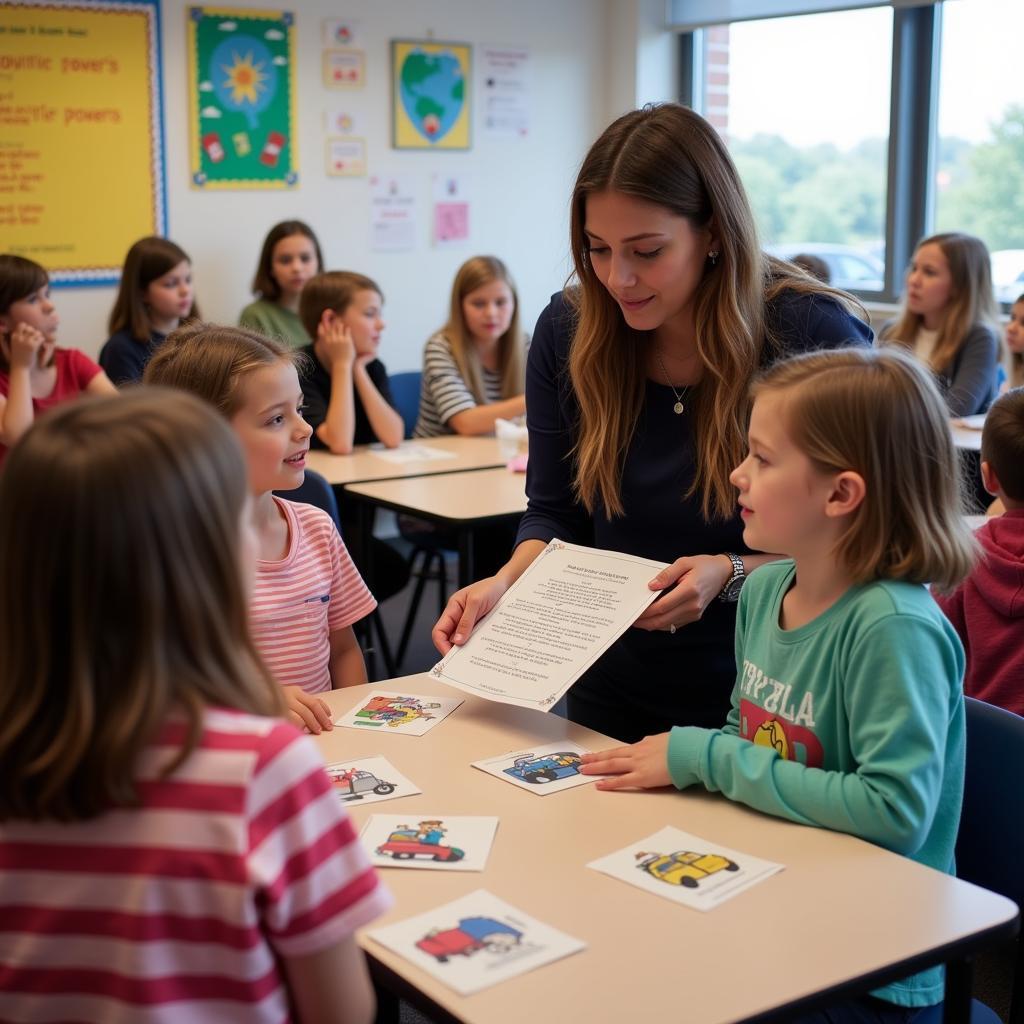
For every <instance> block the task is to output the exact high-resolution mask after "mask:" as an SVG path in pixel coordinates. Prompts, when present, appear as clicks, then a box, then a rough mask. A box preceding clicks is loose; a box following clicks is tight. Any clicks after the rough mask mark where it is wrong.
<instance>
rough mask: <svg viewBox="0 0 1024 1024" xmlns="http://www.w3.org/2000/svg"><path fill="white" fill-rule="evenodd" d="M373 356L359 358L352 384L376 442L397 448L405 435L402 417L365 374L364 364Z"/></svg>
mask: <svg viewBox="0 0 1024 1024" xmlns="http://www.w3.org/2000/svg"><path fill="white" fill-rule="evenodd" d="M374 358H376V357H375V356H359V357H357V359H356V361H355V365H354V366H353V368H352V383H353V384H354V385H355V389H356V391H357V392H358V393H359V398H360V400H361V401H362V403H363V408H364V409H365V410H366V418H367V419H368V420H369V421H370V427H371V429H372V430H373V432H374V434H375V435H376V436H377V440H378V441H380V442H381V443H382V444H383V445H384V446H385V447H386V448H397V447H398V446H399V445H400V444H401V443H402V436H403V435H404V434H405V424H404V423H403V422H402V417H401V416H399V415H398V413H397V412H395V410H394V409H392V408H391V406H390V405H388V403H387V400H386V399H385V398H384V396H383V395H382V394H381V393H380V391H378V390H377V385H376V384H374V383H373V381H372V380H371V378H370V375H369V373H367V372H366V364H367V363H368V362H370V360H371V359H374Z"/></svg>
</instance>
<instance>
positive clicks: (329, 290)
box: [299, 270, 384, 341]
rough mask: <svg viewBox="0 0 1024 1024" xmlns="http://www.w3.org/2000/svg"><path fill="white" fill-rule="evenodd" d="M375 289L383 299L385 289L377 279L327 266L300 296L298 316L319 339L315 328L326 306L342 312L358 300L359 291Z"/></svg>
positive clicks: (313, 335) (381, 299)
mask: <svg viewBox="0 0 1024 1024" xmlns="http://www.w3.org/2000/svg"><path fill="white" fill-rule="evenodd" d="M362 291H367V292H376V293H377V294H378V295H379V296H380V301H381V302H383V301H384V293H383V292H382V291H381V290H380V288H379V287H378V285H377V282H376V281H374V280H373V279H372V278H369V277H367V276H366V275H365V274H357V273H355V271H352V270H327V271H325V272H324V273H322V274H317V275H316V276H315V277H311V278H310V279H309V280H308V281H307V282H306V284H305V286H304V287H303V289H302V294H301V295H300V296H299V319H300V320H301V321H302V326H303V327H305V328H306V333H307V334H308V335H309V337H310V339H311V340H312V341H316V330H317V327H318V325H319V324H320V318H321V317H322V316H323V315H324V310H327V309H332V310H334V312H335V313H337V314H338V315H339V316H341V315H342V314H343V313H344V312H345V310H346V309H348V307H349V306H350V305H352V302H353V301H354V300H355V297H356V293H357V292H362Z"/></svg>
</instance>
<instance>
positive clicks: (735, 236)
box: [433, 104, 872, 742]
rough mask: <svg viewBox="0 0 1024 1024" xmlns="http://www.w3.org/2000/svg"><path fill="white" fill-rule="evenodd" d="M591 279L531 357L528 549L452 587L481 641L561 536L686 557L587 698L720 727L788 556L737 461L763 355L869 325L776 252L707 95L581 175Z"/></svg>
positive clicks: (840, 340) (864, 337)
mask: <svg viewBox="0 0 1024 1024" xmlns="http://www.w3.org/2000/svg"><path fill="white" fill-rule="evenodd" d="M570 220H571V225H570V241H571V245H572V258H573V262H574V264H575V281H574V285H573V286H572V287H568V288H566V290H565V291H563V292H561V293H560V294H558V295H555V296H554V297H553V298H552V300H551V302H550V304H549V305H548V307H547V308H546V309H545V310H544V311H543V312H542V313H541V315H540V319H539V320H538V322H537V329H536V331H535V333H534V335H533V344H532V346H531V348H530V356H529V362H528V365H527V374H526V410H527V414H526V415H527V426H528V428H529V435H530V458H529V466H528V472H527V478H526V492H527V496H528V499H529V504H528V509H527V512H526V514H525V515H524V517H523V519H522V522H521V524H520V527H519V533H518V536H517V538H516V540H517V547H516V548H515V551H514V553H513V555H512V558H511V560H510V561H509V562H508V563H507V564H506V565H505V566H503V567H502V568H501V569H500V570H499V571H498V572H497V573H496V574H495V575H494V576H491V577H488V578H487V579H483V580H480V581H479V582H477V583H473V584H472V585H470V586H469V587H466V588H464V589H462V590H460V591H458V593H456V594H455V595H453V597H452V598H451V600H450V601H449V602H448V606H447V608H446V609H445V611H444V614H443V615H442V616H441V618H440V619H439V620H438V622H437V624H436V625H435V627H434V631H433V640H434V643H435V645H436V646H437V648H438V650H440V651H441V652H442V653H446V652H447V651H448V650H449V649H450V648H451V646H452V644H453V643H454V644H461V643H465V641H466V639H467V638H468V637H469V634H470V632H471V631H472V628H473V626H474V624H475V623H476V622H477V621H478V620H479V619H480V618H481V617H482V616H483V615H484V614H486V612H487V611H489V610H490V608H492V607H493V606H494V604H495V603H496V602H497V601H498V599H499V598H500V597H501V595H502V594H503V593H504V592H505V591H506V590H507V589H508V588H509V587H510V586H511V585H512V584H513V583H514V582H515V581H516V580H517V579H518V578H519V577H520V576H521V575H522V573H523V572H524V571H525V570H526V568H527V566H529V565H530V563H531V562H532V561H533V560H534V559H535V558H536V557H537V555H538V554H539V553H540V552H541V551H542V550H543V549H544V547H545V545H546V544H547V542H548V541H550V540H551V539H552V538H554V537H557V538H559V539H560V540H565V541H570V542H573V543H576V544H585V545H591V546H594V547H598V548H607V549H611V550H615V551H624V552H627V553H629V554H633V555H639V556H642V557H646V558H651V559H656V560H658V561H661V562H670V563H671V565H669V566H668V568H667V569H665V570H664V571H662V572H661V573H660V574H658V576H656V577H655V578H654V579H653V580H652V581H651V587H652V589H656V590H661V589H665V588H668V589H666V590H665V593H664V594H662V595H661V596H660V597H659V598H658V599H657V600H656V601H655V602H654V603H653V604H651V605H650V606H649V607H648V609H647V610H646V611H645V612H644V613H643V614H642V615H641V616H640V617H639V618H638V619H637V620H636V622H635V623H634V624H633V628H632V629H629V630H628V631H627V632H626V634H625V635H624V636H623V637H622V638H621V639H620V640H618V641H617V642H616V643H615V644H613V645H612V647H611V648H610V649H609V650H608V651H607V652H606V654H605V655H604V656H603V657H602V658H601V659H599V660H598V661H597V662H596V663H595V664H594V665H593V666H592V667H591V668H590V669H589V670H588V671H587V673H586V674H585V675H584V676H583V677H582V678H581V679H580V680H579V681H578V682H577V683H576V684H575V685H574V686H573V688H572V689H571V690H570V691H569V693H568V697H567V699H568V713H569V717H570V718H571V719H572V720H573V721H575V722H579V723H580V724H582V725H585V726H588V727H590V728H592V729H596V730H598V731H599V732H603V733H606V734H607V735H609V736H614V737H616V738H618V739H620V740H622V741H624V742H635V741H637V740H639V739H641V738H642V737H644V736H647V735H651V734H653V733H657V732H664V731H667V730H668V729H669V728H671V727H672V726H673V725H700V726H705V727H713V728H717V727H718V726H720V725H721V724H722V723H723V722H724V721H725V717H726V713H727V712H728V709H729V697H730V694H731V692H732V688H733V684H734V682H735V679H736V664H735V656H734V648H733V632H734V628H735V619H736V599H737V598H738V596H739V590H740V587H741V586H742V584H743V581H744V580H745V579H746V576H747V574H749V573H750V572H752V571H753V570H754V569H755V568H757V566H759V565H761V564H763V563H764V562H766V561H770V560H771V559H772V558H775V557H778V556H775V555H770V554H767V555H766V554H752V553H751V552H750V551H749V550H748V549H747V548H745V547H744V544H743V540H742V534H743V525H742V522H741V520H740V518H739V515H738V512H739V508H738V506H737V501H736V491H735V488H734V487H733V486H732V485H731V484H730V483H729V473H730V471H731V470H732V469H733V467H735V466H736V465H738V464H739V462H740V461H741V460H742V458H743V455H744V450H745V446H746V428H747V420H748V417H749V413H750V400H749V397H748V388H749V385H750V382H751V380H752V379H753V377H754V376H755V375H756V374H757V373H758V371H759V370H761V369H763V368H765V367H766V366H768V365H770V364H771V363H773V362H774V361H776V360H778V359H780V358H784V357H786V356H790V355H795V354H796V353H798V352H804V351H807V350H809V349H818V348H837V347H842V346H846V345H869V344H870V343H871V340H872V333H871V329H870V328H869V327H868V326H867V325H866V324H865V323H863V322H862V321H861V320H860V319H858V318H857V317H856V316H855V315H854V312H853V311H854V310H855V309H857V308H859V307H858V306H857V304H856V302H855V300H853V299H852V298H851V297H850V296H847V295H845V294H844V293H843V292H838V291H835V290H834V289H830V288H828V287H826V286H824V285H822V284H820V283H819V282H818V281H816V280H815V279H813V278H811V277H810V276H809V275H807V274H805V273H803V272H802V271H800V270H799V269H798V268H797V267H795V266H793V265H792V264H789V263H784V262H781V261H779V260H776V259H774V258H772V257H769V256H766V255H765V254H764V253H762V252H761V250H760V248H759V246H758V243H757V233H756V230H755V227H754V220H753V216H752V214H751V211H750V204H749V203H748V201H747V197H746V194H745V192H744V190H743V185H742V184H741V182H740V179H739V175H738V174H737V172H736V168H735V166H734V165H733V162H732V160H731V158H730V157H729V153H728V151H727V150H726V148H725V145H724V143H723V142H722V140H721V138H720V137H719V135H718V133H717V132H716V131H715V129H714V128H712V127H711V125H710V124H708V122H707V121H705V120H704V119H703V118H702V117H700V116H699V115H698V114H695V113H694V112H693V111H692V110H689V109H687V108H686V107H682V106H678V105H676V104H664V105H659V106H648V107H645V108H644V109H643V110H635V111H633V112H631V113H629V114H626V115H624V116H623V117H620V118H619V119H618V120H617V121H615V122H613V123H612V124H611V125H610V126H609V127H608V128H607V129H606V130H605V132H604V133H603V134H602V135H601V137H600V138H599V139H598V140H597V141H596V142H595V143H594V144H593V146H592V147H591V148H590V152H589V153H587V155H586V158H585V159H584V161H583V165H582V167H581V168H580V172H579V176H578V177H577V179H576V186H575V188H574V190H573V195H572V205H571V211H570Z"/></svg>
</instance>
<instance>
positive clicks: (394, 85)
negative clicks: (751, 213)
mask: <svg viewBox="0 0 1024 1024" xmlns="http://www.w3.org/2000/svg"><path fill="white" fill-rule="evenodd" d="M469 59H470V47H469V46H468V45H467V44H466V43H435V42H432V41H429V42H428V41H424V42H413V41H405V40H399V39H394V40H392V41H391V128H392V138H391V144H392V145H393V146H394V147H395V149H469V148H470V137H469V125H470V106H469V101H470V76H469Z"/></svg>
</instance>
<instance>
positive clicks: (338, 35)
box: [322, 18, 361, 47]
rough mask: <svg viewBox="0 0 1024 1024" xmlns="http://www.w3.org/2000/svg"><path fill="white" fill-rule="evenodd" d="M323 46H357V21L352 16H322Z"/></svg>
mask: <svg viewBox="0 0 1024 1024" xmlns="http://www.w3.org/2000/svg"><path fill="white" fill-rule="evenodd" d="M322 29H323V40H324V46H328V47H330V46H359V45H360V41H361V40H360V29H359V22H358V21H356V20H355V19H353V18H324V20H323V23H322Z"/></svg>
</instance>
